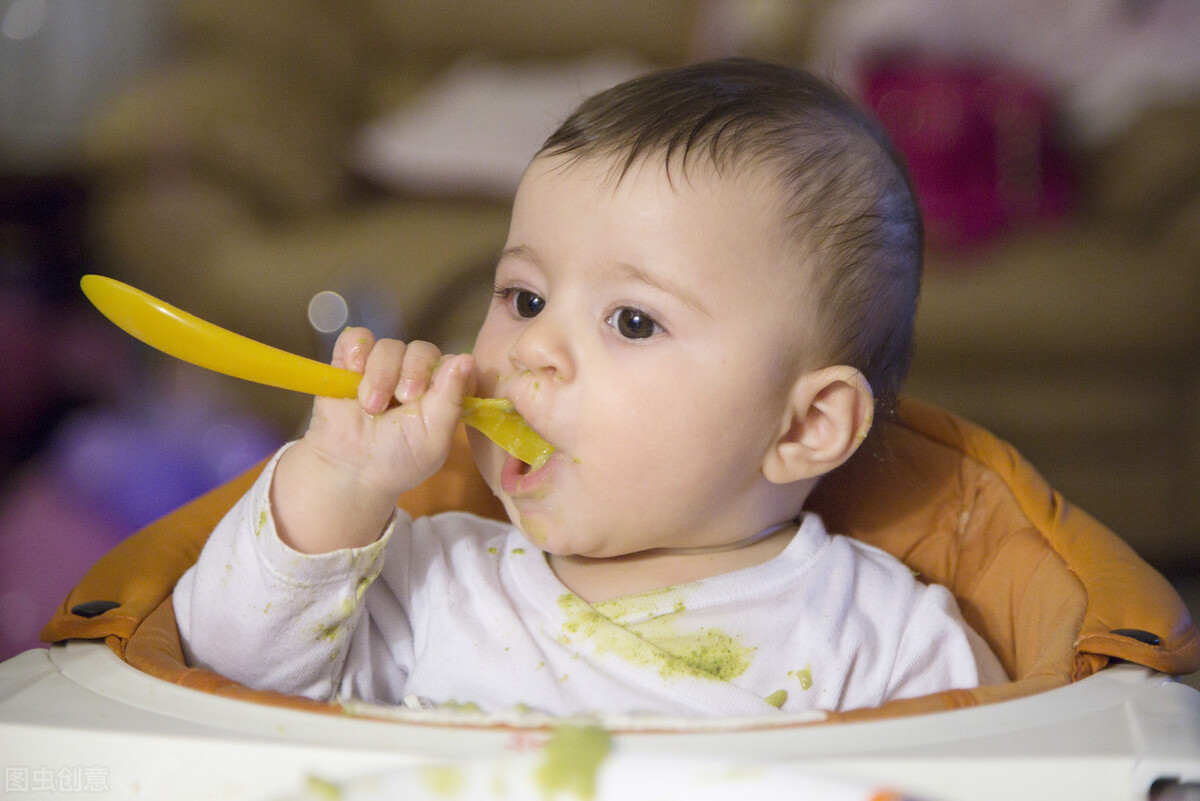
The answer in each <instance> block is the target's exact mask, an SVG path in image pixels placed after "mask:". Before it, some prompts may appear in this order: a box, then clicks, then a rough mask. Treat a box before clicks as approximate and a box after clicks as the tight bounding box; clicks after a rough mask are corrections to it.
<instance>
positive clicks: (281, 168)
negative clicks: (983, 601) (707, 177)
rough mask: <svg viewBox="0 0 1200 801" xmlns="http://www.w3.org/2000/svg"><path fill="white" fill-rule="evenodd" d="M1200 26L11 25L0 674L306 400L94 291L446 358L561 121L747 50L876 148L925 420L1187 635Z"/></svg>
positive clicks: (292, 344)
mask: <svg viewBox="0 0 1200 801" xmlns="http://www.w3.org/2000/svg"><path fill="white" fill-rule="evenodd" d="M1197 43H1200V4H1197V3H1195V2H1194V0H1073V2H1071V3H1063V2H1055V1H1054V0H650V1H649V2H647V0H605V2H585V1H584V0H523V2H520V3H513V2H510V1H509V0H454V2H442V1H441V0H424V1H419V0H412V1H411V2H396V0H345V1H344V2H340V3H336V4H335V3H328V2H324V1H323V0H245V1H244V2H230V1H229V0H157V1H154V0H0V659H2V658H5V657H7V656H10V655H12V654H13V653H16V652H17V651H19V650H23V649H25V648H28V647H32V646H34V645H36V644H37V632H38V630H39V629H40V626H41V624H42V623H43V622H44V621H45V620H46V619H47V618H48V617H49V616H50V614H51V611H52V609H53V608H54V607H55V606H56V605H57V603H58V602H59V601H60V600H61V599H62V597H63V596H64V595H65V594H66V592H67V591H68V590H69V588H70V587H71V586H73V585H74V584H75V582H76V581H78V579H79V578H80V576H81V575H82V573H83V572H84V571H85V570H86V569H87V567H88V566H89V565H90V564H91V563H92V562H94V561H95V559H96V558H98V557H99V556H100V555H101V554H102V553H104V552H105V551H106V550H108V549H109V548H110V547H111V546H112V545H113V544H115V543H116V542H117V541H119V540H120V539H121V538H123V537H125V536H126V535H128V534H129V533H130V532H132V531H134V530H136V529H137V528H138V527H140V526H142V525H144V524H146V523H147V522H149V521H150V520H152V519H154V518H155V517H157V516H159V515H161V514H163V513H165V512H167V511H169V510H170V509H172V508H174V507H176V506H178V505H180V504H182V503H184V502H186V501H187V500H189V499H190V498H192V497H195V496H196V495H197V494H199V493H201V492H203V491H204V490H205V489H207V488H209V487H211V486H214V485H215V484H217V483H219V482H221V481H223V480H225V479H227V478H229V477H231V476H233V475H235V474H236V473H238V472H240V471H242V470H244V469H245V468H247V467H249V466H250V465H252V464H254V463H255V462H256V461H258V460H259V459H261V458H263V457H264V456H266V455H267V454H269V453H270V452H271V451H272V450H273V449H274V448H275V447H276V446H277V445H278V444H280V443H281V442H283V441H284V440H285V439H286V438H289V437H291V436H294V435H296V434H297V432H298V431H299V430H300V427H301V426H302V424H303V421H304V417H305V414H306V410H307V406H308V403H309V400H308V399H307V398H304V397H300V396H297V395H292V394H289V393H286V392H283V391H279V390H270V389H262V388H258V387H255V386H252V385H249V384H245V383H243V382H238V381H236V380H234V379H228V378H223V377H218V376H214V375H210V374H207V373H205V372H204V371H201V370H198V369H196V368H191V367H189V366H187V365H181V364H178V363H173V362H172V361H171V360H169V359H166V358H160V357H159V356H157V355H156V354H154V353H151V352H150V351H149V350H148V349H147V348H145V347H144V346H141V345H139V344H138V343H135V342H133V340H131V339H129V338H128V337H127V336H126V335H124V334H122V333H120V332H119V331H117V330H116V329H115V328H113V327H112V326H111V325H110V324H108V323H107V322H105V321H104V320H103V319H102V318H100V316H99V315H98V313H96V312H94V311H93V310H92V309H91V308H90V307H88V306H87V305H86V304H85V303H84V302H83V301H82V298H81V296H80V294H79V291H78V279H79V277H80V276H81V275H82V274H84V273H87V272H98V273H102V274H105V275H111V276H113V277H116V278H119V279H121V280H124V281H127V282H129V283H131V284H133V285H134V286H137V287H139V288H141V289H144V290H146V291H148V292H150V293H151V294H154V295H156V296H158V297H161V298H163V299H165V300H167V301H168V302H170V303H173V304H175V305H177V306H180V307H182V308H184V309H186V310H188V311H191V312H193V313H195V314H197V315H199V316H201V317H204V318H206V319H208V320H212V321H214V322H216V323H219V324H221V325H224V326H226V327H229V328H232V329H234V330H236V331H238V332H240V333H243V334H246V335H249V336H251V337H254V338H257V339H260V340H263V341H265V342H268V343H270V344H272V345H275V346H278V347H281V348H284V349H287V350H291V351H295V352H299V353H304V354H306V355H309V356H313V357H316V358H326V357H327V354H328V348H329V346H330V342H331V339H330V337H331V333H330V332H336V331H338V330H340V329H341V327H342V326H344V325H345V324H347V323H348V322H350V323H359V324H366V325H368V326H369V327H371V328H372V329H373V330H375V332H376V333H377V334H380V335H390V336H403V337H406V338H424V339H430V340H433V341H435V342H437V343H439V344H441V345H442V346H443V347H444V348H446V349H468V348H469V347H470V343H471V341H472V336H473V333H474V329H475V327H476V325H477V324H478V322H479V320H480V319H481V318H482V314H483V310H484V308H485V306H486V303H487V300H488V297H489V290H490V273H491V267H492V263H493V259H494V258H495V255H496V254H497V252H498V251H499V249H500V247H501V246H502V244H503V239H504V235H505V231H506V227H507V215H508V204H509V202H510V200H511V196H512V193H513V191H514V189H515V187H516V183H517V180H518V179H519V176H520V173H521V170H522V169H523V167H524V166H525V163H526V162H527V160H528V159H529V157H530V155H531V154H532V153H533V151H534V150H536V148H537V147H538V145H539V144H540V141H541V139H542V138H543V137H544V136H545V135H546V134H547V133H549V132H550V131H551V130H552V129H553V128H554V127H555V125H556V123H557V122H558V120H559V119H561V117H562V116H564V115H565V113H566V112H567V111H568V110H569V109H570V108H571V106H572V105H573V104H574V103H575V102H577V101H578V100H579V99H581V98H582V97H584V96H586V95H587V94H590V93H591V92H593V91H595V90H598V89H601V88H604V87H606V86H608V85H611V84H612V83H615V82H617V81H619V80H622V79H624V78H626V77H629V76H631V75H634V74H637V73H639V72H641V71H644V70H648V69H652V68H654V67H657V66H663V65H670V64H678V63H683V62H687V61H690V60H696V59H702V58H708V57H713V56H720V55H731V54H746V55H755V56H761V57H765V58H770V59H774V60H779V61H784V62H787V63H792V64H798V65H806V66H810V67H812V68H814V69H816V70H818V71H820V72H822V73H824V74H827V75H829V76H832V77H834V78H835V79H836V80H837V81H839V82H840V83H841V84H842V85H843V86H845V87H846V88H847V89H849V90H850V91H852V92H853V93H855V94H856V95H857V96H858V97H860V98H861V99H862V100H863V102H864V103H866V104H867V105H869V106H870V107H871V108H872V109H873V110H874V111H875V113H876V114H877V115H878V117H879V118H880V120H881V121H882V122H883V123H884V125H885V126H886V127H887V128H888V129H889V131H890V132H891V134H892V136H893V137H894V139H895V141H896V142H897V144H898V146H899V147H900V149H901V150H902V151H903V152H904V154H905V155H906V157H907V159H908V161H909V164H910V167H911V169H912V172H913V176H914V180H915V182H916V185H917V188H918V192H919V194H920V199H921V203H922V206H923V209H924V212H925V215H926V222H927V228H928V254H927V270H926V278H925V285H924V296H923V300H922V305H921V310H920V315H919V318H918V342H917V352H916V363H915V365H914V369H913V373H912V376H911V380H910V383H909V387H908V391H909V394H912V395H915V396H917V397H920V398H922V399H925V400H928V401H931V402H933V403H936V404H939V405H942V406H944V407H946V408H948V409H950V410H952V411H954V412H956V413H958V414H960V415H963V416H965V417H967V418H969V419H972V420H974V421H976V422H978V423H981V424H983V425H984V426H986V427H988V428H990V429H991V430H993V431H994V432H996V433H997V434H999V435H1000V436H1001V437H1003V438H1005V439H1007V440H1009V441H1010V442H1012V443H1013V444H1014V445H1016V446H1017V447H1018V448H1019V449H1020V450H1021V451H1022V452H1023V453H1024V454H1025V455H1026V456H1027V457H1028V458H1029V460H1030V461H1032V462H1033V463H1034V464H1035V465H1036V466H1037V467H1038V468H1039V469H1040V470H1041V471H1042V473H1043V474H1044V475H1045V476H1046V477H1047V478H1048V480H1049V481H1050V482H1051V484H1052V485H1054V486H1055V487H1056V488H1058V489H1059V490H1060V491H1061V492H1062V493H1063V494H1064V495H1065V496H1066V498H1067V499H1068V500H1070V501H1072V502H1073V503H1075V504H1077V505H1078V506H1080V507H1082V508H1083V509H1085V510H1087V511H1088V512H1090V513H1091V514H1092V515H1094V516H1095V517H1097V518H1099V519H1100V520H1101V521H1102V522H1104V523H1105V524H1107V525H1108V526H1109V527H1111V528H1112V529H1114V530H1115V531H1116V532H1118V533H1119V534H1120V535H1121V536H1123V537H1124V538H1125V539H1126V540H1127V541H1128V542H1129V543H1130V544H1131V545H1132V546H1133V547H1134V548H1135V549H1137V550H1138V551H1139V552H1140V553H1141V554H1142V555H1143V556H1144V557H1145V558H1146V559H1148V560H1149V561H1150V562H1151V563H1153V564H1154V565H1155V566H1156V567H1158V568H1159V569H1160V570H1162V571H1164V572H1165V573H1166V574H1167V575H1168V577H1169V578H1171V579H1172V581H1174V582H1175V583H1176V586H1177V587H1179V588H1180V589H1181V590H1182V591H1183V592H1184V593H1185V595H1186V596H1187V597H1188V598H1190V599H1193V600H1192V603H1193V616H1196V615H1197V612H1200V609H1197V607H1196V605H1195V604H1196V603H1197V602H1196V600H1195V599H1196V598H1197V597H1200V358H1198V345H1200V313H1198V311H1197V310H1198V309H1200V303H1198V302H1200V47H1198V46H1197Z"/></svg>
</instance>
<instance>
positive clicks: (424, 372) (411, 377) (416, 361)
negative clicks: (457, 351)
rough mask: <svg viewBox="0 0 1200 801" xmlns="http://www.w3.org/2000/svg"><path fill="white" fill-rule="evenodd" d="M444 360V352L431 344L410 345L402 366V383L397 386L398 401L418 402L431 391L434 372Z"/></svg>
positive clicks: (417, 342) (419, 342)
mask: <svg viewBox="0 0 1200 801" xmlns="http://www.w3.org/2000/svg"><path fill="white" fill-rule="evenodd" d="M441 358H442V352H441V350H439V349H438V347H437V346H436V345H434V344H432V343H430V342H422V341H420V340H418V341H416V342H410V343H408V350H407V351H405V353H404V363H403V364H402V365H401V366H400V383H399V384H398V385H397V386H396V400H398V401H400V402H401V403H407V402H409V401H413V400H416V399H417V398H419V397H421V396H422V395H424V394H425V390H427V389H429V381H430V379H431V378H432V377H433V371H434V370H435V369H436V368H437V364H438V362H439V361H440V360H441Z"/></svg>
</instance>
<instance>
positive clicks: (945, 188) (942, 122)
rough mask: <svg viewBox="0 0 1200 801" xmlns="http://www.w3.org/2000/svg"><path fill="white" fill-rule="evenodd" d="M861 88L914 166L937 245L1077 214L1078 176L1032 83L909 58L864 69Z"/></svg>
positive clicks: (975, 242)
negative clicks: (1075, 204) (1072, 211)
mask: <svg viewBox="0 0 1200 801" xmlns="http://www.w3.org/2000/svg"><path fill="white" fill-rule="evenodd" d="M861 86H862V91H863V96H864V100H865V102H866V103H867V104H868V106H869V107H870V108H871V109H872V110H873V111H874V113H875V115H876V117H877V118H878V119H879V121H880V123H881V124H882V125H883V126H884V128H885V129H886V130H887V131H888V134H889V135H890V136H891V137H892V141H893V142H894V143H895V145H896V147H897V149H899V151H900V152H901V153H902V154H903V155H904V157H905V160H906V161H907V162H908V167H909V170H910V172H911V174H912V179H913V183H914V184H915V186H916V190H917V195H918V198H919V200H920V203H921V209H922V212H923V214H924V216H925V227H926V237H927V240H928V241H929V243H930V244H931V245H933V246H934V247H942V248H952V249H969V248H974V247H978V246H981V245H984V244H986V243H988V242H991V241H993V240H995V239H996V238H998V237H999V236H1001V235H1002V234H1004V233H1006V232H1008V231H1010V230H1014V229H1018V228H1021V227H1023V226H1028V225H1030V224H1034V223H1038V222H1044V221H1049V220H1054V219H1056V218H1058V217H1061V216H1062V215H1063V214H1065V213H1066V212H1067V211H1069V210H1070V209H1071V207H1072V204H1073V198H1074V195H1075V171H1074V169H1073V166H1072V163H1071V159H1070V157H1069V156H1068V154H1067V151H1066V149H1065V148H1064V147H1063V145H1062V142H1061V140H1060V138H1059V130H1058V115H1057V108H1056V103H1055V101H1054V98H1053V97H1052V96H1051V95H1050V94H1049V92H1047V91H1046V90H1045V89H1044V88H1043V86H1042V85H1041V84H1040V83H1039V82H1038V81H1037V80H1036V79H1034V78H1031V77H1029V76H1026V75H1023V74H1021V73H1020V72H1018V71H1015V70H1012V69H1007V68H1004V67H999V66H990V65H986V64H972V63H958V62H954V61H945V60H938V59H933V58H931V57H922V56H906V57H896V58H888V59H879V60H876V61H874V62H872V63H870V64H868V65H867V67H866V69H865V70H864V72H863V80H862V83H861Z"/></svg>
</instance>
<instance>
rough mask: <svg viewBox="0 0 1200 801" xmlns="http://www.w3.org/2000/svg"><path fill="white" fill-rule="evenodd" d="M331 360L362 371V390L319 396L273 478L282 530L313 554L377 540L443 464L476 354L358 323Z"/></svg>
mask: <svg viewBox="0 0 1200 801" xmlns="http://www.w3.org/2000/svg"><path fill="white" fill-rule="evenodd" d="M333 364H334V365H335V366H339V367H345V368H347V369H350V370H353V371H355V372H361V373H362V374H363V378H362V381H361V383H360V384H359V387H358V398H357V399H356V400H335V399H330V398H318V399H317V401H316V402H315V403H314V404H313V416H312V422H311V423H310V425H309V429H308V432H307V433H306V434H305V435H304V438H303V439H302V440H301V441H300V442H299V443H297V444H296V445H295V446H294V447H292V448H290V449H289V450H288V451H287V452H286V453H285V454H284V455H283V457H282V458H281V459H280V462H279V465H278V467H277V468H276V472H275V480H274V482H273V483H272V486H271V503H272V508H273V510H274V514H275V520H276V525H277V527H278V531H279V536H280V538H281V539H282V540H283V541H284V542H285V543H287V544H288V545H289V546H291V547H292V548H295V549H296V550H297V551H301V552H303V553H310V554H318V553H327V552H329V551H334V550H338V549H341V548H357V547H362V546H364V545H367V544H368V543H371V542H373V541H375V540H376V539H378V537H379V535H380V533H381V532H382V531H383V529H384V526H385V525H386V524H387V521H388V519H389V518H390V517H391V515H392V513H393V512H394V511H395V507H396V498H397V497H398V496H399V495H400V494H401V493H402V492H404V491H406V490H409V489H411V488H413V487H415V486H416V485H417V484H419V483H421V482H422V481H424V480H425V479H426V478H428V477H429V476H431V475H432V474H433V473H434V472H436V471H437V469H438V468H439V467H441V465H442V463H443V462H445V460H446V456H447V455H448V454H449V452H450V443H451V441H452V437H453V434H454V429H455V427H456V426H457V424H458V420H459V417H460V415H461V413H462V397H463V393H464V391H465V389H466V384H467V381H468V379H469V377H470V372H471V369H472V365H473V362H472V360H471V357H470V356H466V355H458V356H453V357H448V358H446V359H445V360H442V359H441V353H440V352H439V351H438V349H437V348H436V347H434V346H433V345H431V344H429V343H427V342H414V343H412V344H409V345H405V344H404V343H403V342H399V341H397V340H381V341H379V342H375V340H374V338H373V337H372V336H371V333H370V332H369V331H367V330H366V329H362V328H353V329H347V330H346V331H344V332H342V335H341V336H340V337H338V340H337V344H336V345H335V346H334V353H333ZM393 401H396V402H397V403H396V405H393V404H392V402H393Z"/></svg>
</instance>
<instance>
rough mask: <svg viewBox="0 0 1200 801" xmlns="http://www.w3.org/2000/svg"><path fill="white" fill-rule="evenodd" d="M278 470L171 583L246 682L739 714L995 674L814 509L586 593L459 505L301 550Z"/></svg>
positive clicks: (382, 699) (905, 692) (955, 615)
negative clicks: (709, 566) (767, 535)
mask: <svg viewBox="0 0 1200 801" xmlns="http://www.w3.org/2000/svg"><path fill="white" fill-rule="evenodd" d="M273 469H274V462H272V464H271V465H270V466H269V467H268V469H267V470H266V471H264V473H263V475H262V476H261V477H260V478H259V480H258V481H257V482H256V484H255V485H254V487H253V488H252V489H251V490H250V491H249V492H248V493H247V494H246V495H245V496H244V497H243V498H242V499H241V500H240V501H239V502H238V503H237V504H236V505H235V506H234V508H233V509H232V510H231V511H230V512H229V513H228V515H227V516H226V517H225V519H224V520H222V522H221V523H220V524H219V525H218V526H217V528H216V530H215V531H214V532H213V534H212V536H211V538H210V539H209V541H208V543H207V544H206V545H205V548H204V550H203V552H202V554H201V556H200V558H199V560H198V562H197V563H196V564H195V565H194V566H193V567H192V569H191V570H189V571H188V572H187V573H186V574H185V575H184V576H183V578H181V579H180V581H179V584H178V586H177V587H176V589H175V596H174V598H175V611H176V617H177V620H178V623H179V631H180V635H181V638H182V640H183V645H184V652H185V655H186V656H187V659H188V661H189V663H190V664H193V665H195V666H200V667H207V668H210V669H212V670H215V671H218V672H220V673H221V674H223V675H225V676H227V677H229V678H232V679H235V680H237V681H240V682H242V683H244V684H247V685H250V686H253V687H257V688H261V689H273V690H278V691H282V692H287V693H294V694H302V695H306V696H309V697H312V698H317V699H328V698H333V697H356V698H360V699H362V700H366V701H371V702H376V703H391V704H396V703H399V702H400V701H401V700H402V699H404V698H405V697H407V696H410V695H416V696H418V697H420V698H423V699H428V700H429V701H432V702H434V703H447V702H457V703H474V704H477V705H478V706H479V708H481V709H482V710H484V711H492V712H500V711H506V710H511V709H512V708H514V707H515V706H517V705H524V706H526V707H529V708H532V709H536V710H541V711H544V712H548V713H550V714H555V715H570V714H576V713H581V712H609V713H624V712H631V713H637V712H648V713H658V714H667V715H681V716H696V715H706V716H744V715H763V714H773V713H776V712H777V711H778V709H779V708H782V709H783V710H785V711H801V710H806V709H851V708H856V707H864V706H875V705H878V704H880V703H882V702H883V701H886V700H888V699H891V698H901V697H913V696H917V695H922V694H925V693H931V692H936V691H939V690H944V689H950V688H959V687H972V686H976V685H977V684H980V683H990V682H991V681H997V680H1003V676H1004V674H1003V670H1002V669H1001V668H1000V667H999V664H998V662H996V660H995V657H994V656H992V655H991V653H990V652H989V651H987V649H986V646H984V647H980V644H981V641H980V640H979V638H978V636H977V635H975V634H974V632H972V631H971V630H970V629H969V628H968V627H967V626H966V624H965V623H964V622H963V621H962V619H961V617H960V616H959V612H958V607H957V605H956V603H955V601H954V598H953V597H952V596H951V594H950V593H949V591H947V590H946V589H945V588H943V587H940V586H937V585H929V586H927V585H925V584H922V583H921V582H919V581H917V580H916V579H915V578H914V577H913V574H912V572H911V571H910V570H909V569H908V568H907V567H905V566H904V565H903V564H902V563H900V562H899V561H898V560H896V559H894V558H893V557H891V556H889V555H887V554H885V553H884V552H882V551H879V550H877V549H875V548H872V547H870V546H867V545H864V544H862V543H860V542H857V541H854V540H852V539H849V538H846V537H840V536H831V535H829V534H827V533H826V531H825V528H824V525H823V524H822V522H821V519H820V518H819V517H818V516H816V515H814V514H805V515H804V517H803V518H802V520H801V525H800V529H799V531H798V533H797V534H796V535H795V536H794V537H793V539H792V540H791V542H790V543H789V545H788V546H787V547H786V549H785V550H784V551H783V552H782V553H781V554H779V555H778V556H776V557H775V558H774V559H771V560H770V561H768V562H765V563H763V564H760V565H756V566H754V567H750V568H746V569H742V570H738V571H735V572H731V573H726V574H723V575H718V576H714V577H711V578H707V579H703V580H701V581H696V582H692V583H688V584H683V585H679V586H674V587H667V588H664V589H660V590H654V591H650V592H646V593H642V594H639V595H635V596H629V597H625V598H619V599H615V600H612V601H606V602H602V603H597V604H591V605H589V604H588V603H586V602H584V601H583V600H582V599H580V598H579V597H578V596H576V595H574V594H573V593H571V592H570V590H568V589H567V588H566V587H565V586H564V585H563V584H562V583H561V582H560V581H559V580H558V578H557V577H556V576H555V574H554V572H553V571H552V570H551V569H550V566H549V564H548V563H547V561H546V558H545V554H543V553H542V552H541V551H539V550H537V549H536V548H535V547H533V546H532V545H530V544H529V542H528V541H527V540H525V538H524V537H523V536H522V535H521V534H520V532H519V531H517V530H516V529H515V528H514V527H513V526H511V525H510V524H507V523H501V522H497V521H492V520H486V519H483V518H479V517H476V516H473V515H468V514H464V513H448V514H442V515H437V516H434V517H428V518H418V519H416V520H411V519H409V517H408V516H407V515H406V514H405V513H404V512H403V511H399V510H398V511H397V514H396V517H395V518H394V519H393V521H392V522H391V524H390V525H389V527H388V529H387V530H386V531H385V533H384V535H383V536H382V537H381V538H380V539H379V540H378V541H377V542H375V543H373V544H371V545H370V546H367V547H365V548H360V549H352V550H343V551H336V552H333V553H329V554H322V555H318V556H310V555H305V554H301V553H298V552H296V551H294V550H292V549H290V548H289V547H288V546H287V545H285V544H284V543H283V542H282V541H281V540H280V539H279V538H278V536H277V535H276V533H275V528H274V521H273V518H272V515H271V509H270V505H269V502H268V490H269V486H270V481H271V476H272V474H273ZM977 658H978V662H977ZM981 679H982V681H981ZM768 699H769V700H768Z"/></svg>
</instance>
